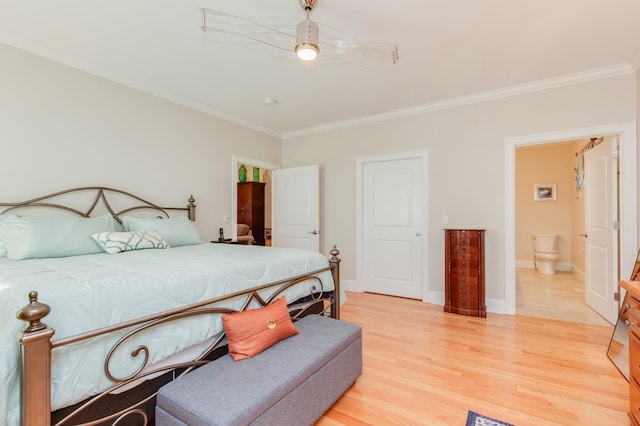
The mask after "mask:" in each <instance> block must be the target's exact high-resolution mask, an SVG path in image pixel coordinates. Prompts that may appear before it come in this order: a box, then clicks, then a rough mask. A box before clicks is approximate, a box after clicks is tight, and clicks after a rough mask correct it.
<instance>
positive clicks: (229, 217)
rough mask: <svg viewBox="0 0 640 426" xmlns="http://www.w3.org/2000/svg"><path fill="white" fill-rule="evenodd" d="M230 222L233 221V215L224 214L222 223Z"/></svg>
mask: <svg viewBox="0 0 640 426" xmlns="http://www.w3.org/2000/svg"><path fill="white" fill-rule="evenodd" d="M229 222H231V216H230V215H228V214H224V215H222V223H229Z"/></svg>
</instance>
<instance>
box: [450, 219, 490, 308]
mask: <svg viewBox="0 0 640 426" xmlns="http://www.w3.org/2000/svg"><path fill="white" fill-rule="evenodd" d="M484 232H485V231H484V229H445V230H444V248H445V271H444V279H445V281H444V297H445V301H444V311H445V312H452V313H454V314H460V315H469V316H474V317H483V318H485V317H486V316H487V307H486V306H485V304H484V303H485V301H484Z"/></svg>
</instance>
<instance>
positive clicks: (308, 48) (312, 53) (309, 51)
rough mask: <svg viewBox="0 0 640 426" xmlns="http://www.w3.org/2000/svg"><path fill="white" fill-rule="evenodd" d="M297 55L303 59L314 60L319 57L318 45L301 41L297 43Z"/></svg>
mask: <svg viewBox="0 0 640 426" xmlns="http://www.w3.org/2000/svg"><path fill="white" fill-rule="evenodd" d="M296 55H298V58H300V59H302V60H303V61H313V60H314V59H315V58H317V57H318V46H316V45H315V44H312V43H301V44H298V45H296Z"/></svg>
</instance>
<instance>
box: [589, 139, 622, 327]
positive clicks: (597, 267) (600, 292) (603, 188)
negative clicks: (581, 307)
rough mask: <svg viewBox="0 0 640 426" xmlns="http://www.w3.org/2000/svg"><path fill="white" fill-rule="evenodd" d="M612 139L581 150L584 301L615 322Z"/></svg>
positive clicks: (615, 188)
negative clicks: (583, 150) (583, 152)
mask: <svg viewBox="0 0 640 426" xmlns="http://www.w3.org/2000/svg"><path fill="white" fill-rule="evenodd" d="M615 141H616V139H615V138H614V139H613V140H612V139H611V138H608V139H605V140H604V141H603V142H602V143H600V144H599V145H597V146H596V147H594V148H592V149H590V150H588V151H586V152H585V155H584V170H585V185H584V190H585V191H584V194H585V215H586V217H585V227H586V229H585V231H586V232H585V234H586V236H585V240H586V242H585V298H586V303H587V305H589V306H590V307H591V308H592V309H593V310H595V311H596V312H597V313H599V314H600V315H601V316H602V317H604V318H605V319H606V320H607V321H609V322H611V323H612V324H615V322H616V318H617V315H618V302H617V301H615V300H614V293H615V292H616V290H617V288H618V279H619V278H618V231H617V230H616V229H615V226H614V224H615V223H616V221H617V218H618V211H617V204H618V202H617V201H618V198H617V197H618V181H617V175H618V161H617V160H616V159H614V156H613V152H614V149H615V148H616V147H617V144H616V143H614V142H615Z"/></svg>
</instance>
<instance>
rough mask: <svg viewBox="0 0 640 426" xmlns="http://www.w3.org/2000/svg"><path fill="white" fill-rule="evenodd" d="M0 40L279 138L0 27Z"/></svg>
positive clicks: (228, 116)
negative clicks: (2, 29)
mask: <svg viewBox="0 0 640 426" xmlns="http://www.w3.org/2000/svg"><path fill="white" fill-rule="evenodd" d="M0 43H4V44H6V45H8V46H12V47H15V48H17V49H20V50H24V51H26V52H29V53H32V54H34V55H37V56H41V57H43V58H46V59H49V60H51V61H54V62H57V63H60V64H63V65H66V66H68V67H71V68H74V69H77V70H80V71H85V72H87V73H89V74H92V75H95V76H98V77H102V78H104V79H107V80H110V81H112V82H114V83H117V84H121V85H123V86H127V87H129V88H132V89H136V90H139V91H141V92H144V93H147V94H150V95H153V96H156V97H158V98H161V99H164V100H167V101H170V102H173V103H176V104H178V105H182V106H184V107H187V108H191V109H194V110H196V111H200V112H202V113H205V114H207V115H211V116H214V117H216V118H219V119H222V120H225V121H229V122H231V123H234V124H237V125H239V126H242V127H245V128H248V129H251V130H255V131H258V132H260V133H264V134H266V135H269V136H273V137H275V138H278V139H280V138H281V134H280V133H279V132H276V131H274V130H272V129H267V128H265V127H262V126H259V125H257V124H255V123H253V122H250V121H247V120H244V119H242V118H239V117H236V116H234V115H231V114H229V113H226V112H224V111H220V110H219V109H216V108H214V107H212V106H210V105H207V104H204V103H202V102H198V101H196V100H194V99H191V98H187V97H184V96H179V95H176V94H174V93H171V92H168V91H165V90H160V89H157V88H154V87H149V86H146V85H144V84H142V83H140V82H138V81H133V80H130V79H127V78H123V77H122V76H120V75H117V74H116V73H109V72H105V71H104V70H98V69H97V68H96V67H95V66H93V65H91V64H89V63H87V62H85V61H82V60H80V59H78V58H76V57H73V56H71V55H68V54H65V53H64V52H62V51H61V50H58V49H54V48H51V47H49V46H45V45H43V44H40V43H34V42H32V41H29V40H26V39H24V38H21V37H17V36H14V35H12V34H9V33H7V32H5V31H0Z"/></svg>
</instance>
